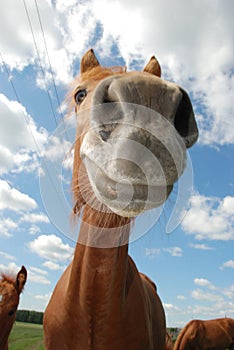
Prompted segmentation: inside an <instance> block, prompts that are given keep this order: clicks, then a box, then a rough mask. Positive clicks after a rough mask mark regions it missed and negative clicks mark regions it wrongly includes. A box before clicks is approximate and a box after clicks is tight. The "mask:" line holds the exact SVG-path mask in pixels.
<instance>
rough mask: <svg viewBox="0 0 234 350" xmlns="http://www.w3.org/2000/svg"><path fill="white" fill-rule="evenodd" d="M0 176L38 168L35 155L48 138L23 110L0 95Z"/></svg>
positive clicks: (17, 104)
mask: <svg viewBox="0 0 234 350" xmlns="http://www.w3.org/2000/svg"><path fill="white" fill-rule="evenodd" d="M0 125H1V128H0V169H1V170H0V174H4V173H7V172H8V171H12V172H15V173H18V172H22V171H25V172H31V171H34V170H35V169H36V168H37V167H38V165H39V161H38V154H37V152H39V153H41V150H42V147H43V145H44V144H45V142H46V141H47V138H48V134H47V131H46V130H45V129H43V128H40V129H38V128H37V126H36V124H35V122H34V120H33V119H32V117H31V116H30V115H29V114H28V113H27V111H26V109H25V107H24V106H22V105H21V104H20V103H18V102H17V101H10V100H9V99H8V98H7V97H6V96H4V95H3V94H0Z"/></svg>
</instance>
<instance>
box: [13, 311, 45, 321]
mask: <svg viewBox="0 0 234 350" xmlns="http://www.w3.org/2000/svg"><path fill="white" fill-rule="evenodd" d="M15 319H16V321H19V322H27V323H36V324H42V323H43V312H38V311H32V310H17V312H16V318H15Z"/></svg>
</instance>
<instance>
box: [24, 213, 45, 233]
mask: <svg viewBox="0 0 234 350" xmlns="http://www.w3.org/2000/svg"><path fill="white" fill-rule="evenodd" d="M20 222H30V223H32V224H35V223H39V222H41V223H49V222H50V221H49V219H48V216H47V215H46V214H44V213H25V214H23V215H22V217H21V218H20ZM34 227H35V226H34ZM37 232H38V231H37Z"/></svg>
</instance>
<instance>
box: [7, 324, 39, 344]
mask: <svg viewBox="0 0 234 350" xmlns="http://www.w3.org/2000/svg"><path fill="white" fill-rule="evenodd" d="M8 344H9V350H43V349H44V346H43V329H42V325H37V324H32V323H23V322H16V323H15V324H14V327H13V329H12V331H11V334H10V338H9V343H8Z"/></svg>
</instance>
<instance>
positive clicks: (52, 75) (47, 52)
mask: <svg viewBox="0 0 234 350" xmlns="http://www.w3.org/2000/svg"><path fill="white" fill-rule="evenodd" d="M35 5H36V10H37V16H38V20H39V23H40V28H41V32H42V37H43V42H44V46H45V51H46V55H47V58H48V63H49V68H50V74H51V77H52V81H53V86H54V90H55V95H56V99H57V103H58V107H59V113H60V115H61V117H62V119H63V118H64V116H63V113H62V110H61V107H60V106H61V101H60V99H59V95H58V90H57V87H56V84H55V79H54V73H53V70H52V66H51V61H50V56H49V51H48V47H47V43H46V38H45V33H44V29H43V25H42V21H41V16H40V11H39V7H38V3H37V0H35Z"/></svg>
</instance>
